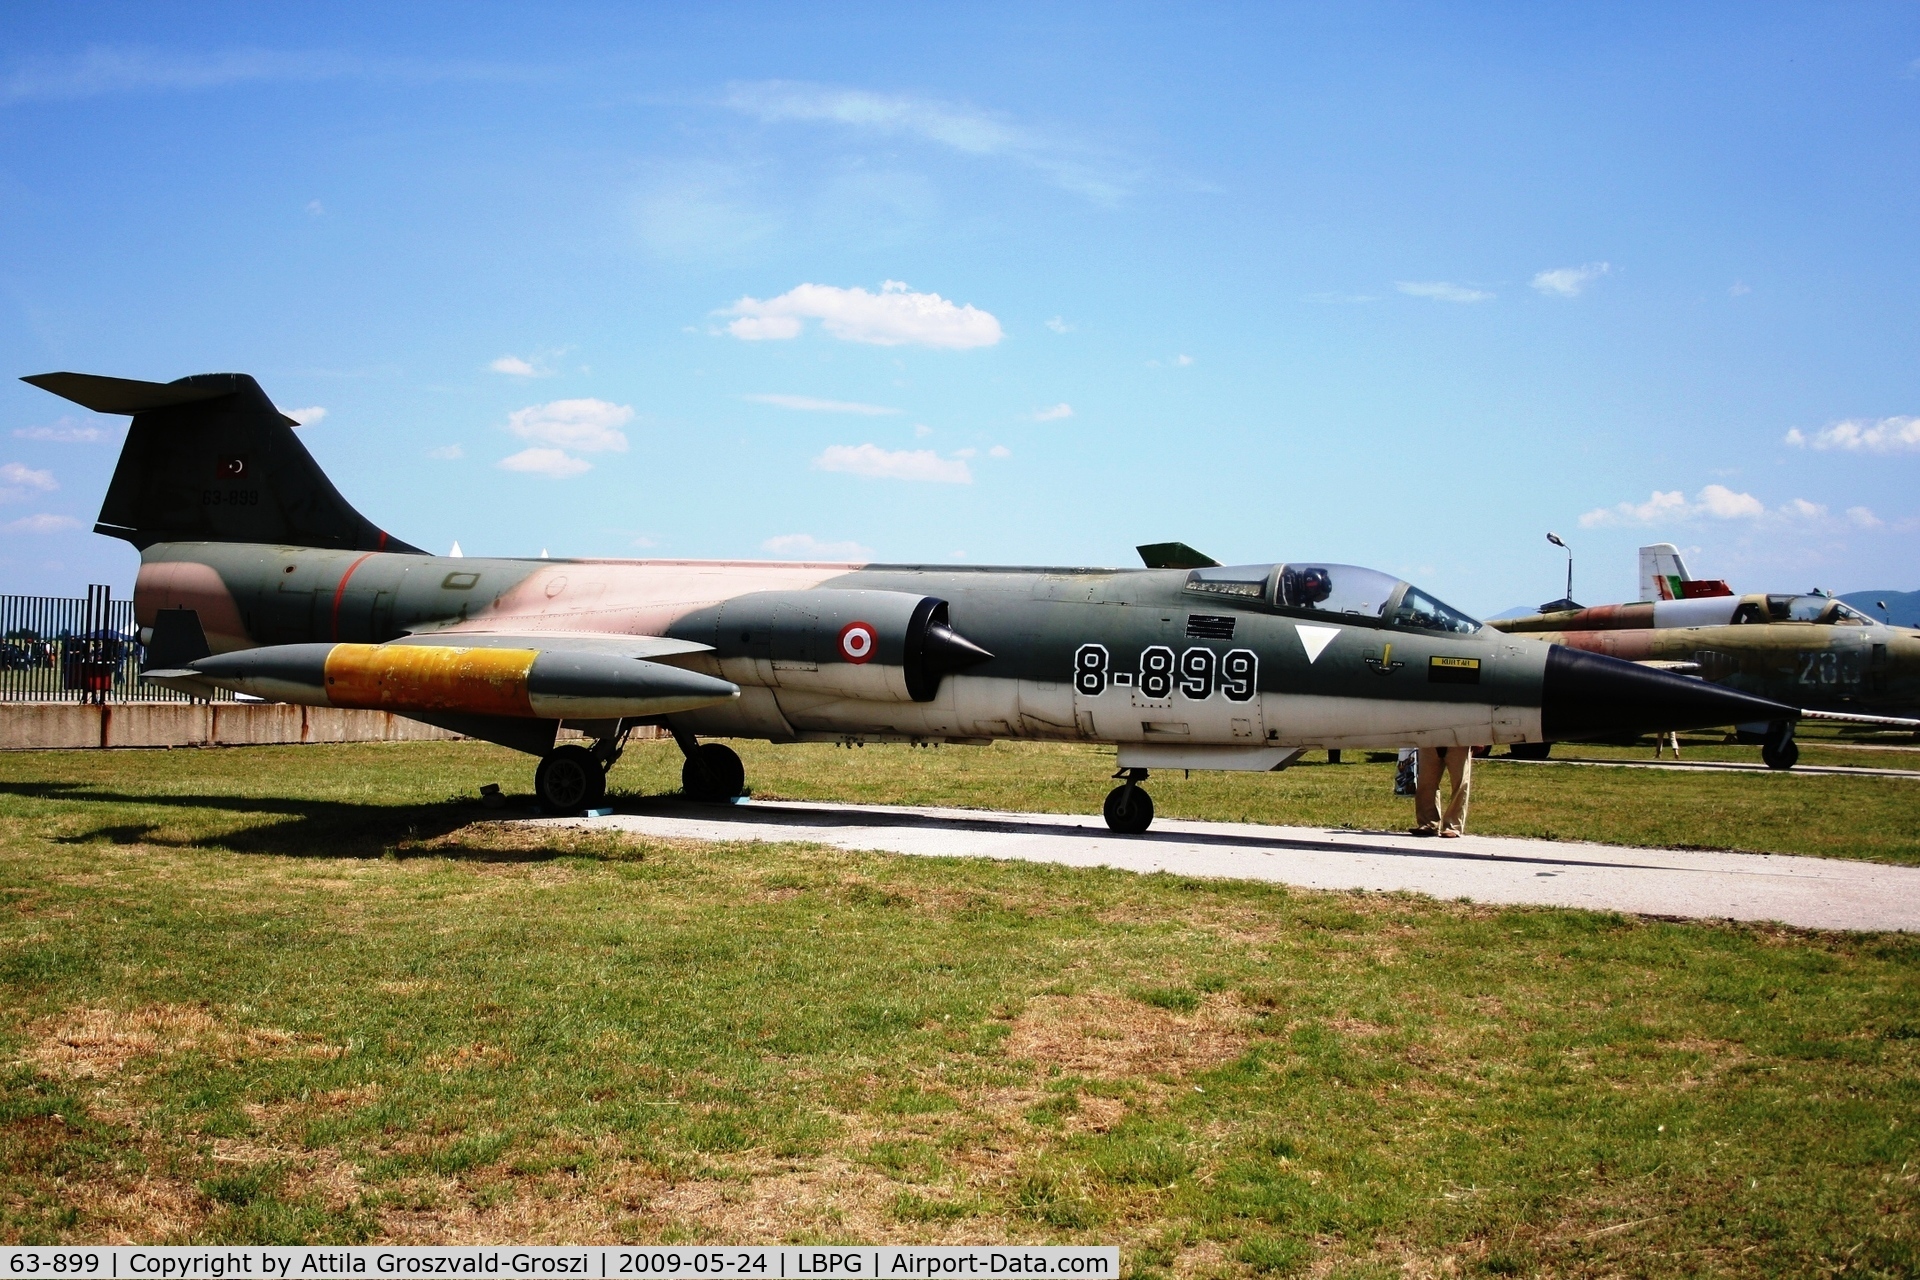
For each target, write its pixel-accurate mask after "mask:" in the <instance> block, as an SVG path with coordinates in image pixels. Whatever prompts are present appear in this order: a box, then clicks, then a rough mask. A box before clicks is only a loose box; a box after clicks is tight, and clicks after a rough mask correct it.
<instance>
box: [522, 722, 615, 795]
mask: <svg viewBox="0 0 1920 1280" xmlns="http://www.w3.org/2000/svg"><path fill="white" fill-rule="evenodd" d="M626 741H627V733H626V726H625V725H624V724H616V725H615V726H614V728H613V732H611V733H609V734H606V735H605V736H603V737H599V738H595V739H594V742H593V745H592V746H591V747H583V746H581V745H580V744H579V743H577V742H569V743H567V744H566V745H565V746H562V747H555V748H554V749H553V750H551V751H549V752H547V754H546V755H545V756H544V757H542V758H541V761H540V767H539V768H538V769H536V770H534V772H533V791H534V794H535V795H537V796H539V797H540V807H541V808H543V809H545V810H547V811H548V812H549V813H579V812H581V811H582V810H584V809H597V808H599V807H600V805H601V803H602V802H603V801H605V800H606V798H607V770H609V769H611V768H613V762H614V761H616V760H618V759H619V758H620V753H621V751H622V750H623V749H624V748H625V746H626Z"/></svg>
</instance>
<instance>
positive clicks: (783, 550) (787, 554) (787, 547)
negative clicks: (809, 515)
mask: <svg viewBox="0 0 1920 1280" xmlns="http://www.w3.org/2000/svg"><path fill="white" fill-rule="evenodd" d="M760 546H761V549H762V550H765V551H771V552H772V553H773V554H774V555H776V556H779V557H780V558H781V559H783V560H871V559H873V549H872V548H871V547H863V546H861V545H860V544H859V543H857V542H851V541H849V542H822V541H820V539H818V538H816V537H814V536H813V535H812V534H810V533H783V534H780V535H778V536H777V537H772V538H768V539H767V540H766V541H765V542H763V543H761V544H760Z"/></svg>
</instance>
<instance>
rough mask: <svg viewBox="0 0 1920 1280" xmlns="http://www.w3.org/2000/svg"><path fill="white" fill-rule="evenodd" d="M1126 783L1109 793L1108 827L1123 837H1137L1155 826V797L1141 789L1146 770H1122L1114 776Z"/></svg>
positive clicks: (1106, 809) (1145, 778)
mask: <svg viewBox="0 0 1920 1280" xmlns="http://www.w3.org/2000/svg"><path fill="white" fill-rule="evenodd" d="M1113 776H1114V777H1116V778H1124V779H1125V781H1124V782H1122V783H1121V784H1120V785H1119V786H1117V787H1115V788H1114V789H1113V790H1111V791H1109V792H1107V803H1106V805H1105V810H1104V811H1105V813H1106V818H1107V826H1109V827H1110V828H1112V829H1113V830H1115V831H1117V832H1119V833H1120V834H1121V835H1123V836H1137V835H1139V834H1140V833H1141V832H1143V831H1145V830H1146V829H1147V828H1148V827H1150V826H1152V825H1153V797H1152V796H1150V795H1148V794H1147V793H1146V792H1145V791H1143V790H1141V789H1140V784H1141V783H1143V782H1145V781H1146V780H1147V771H1146V770H1145V769H1122V770H1121V771H1120V772H1118V773H1116V774H1114V775H1113Z"/></svg>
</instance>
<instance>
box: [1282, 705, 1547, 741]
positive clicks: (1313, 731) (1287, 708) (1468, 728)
mask: <svg viewBox="0 0 1920 1280" xmlns="http://www.w3.org/2000/svg"><path fill="white" fill-rule="evenodd" d="M1263 701H1265V702H1266V704H1267V718H1266V723H1267V729H1268V732H1269V735H1270V736H1269V737H1268V739H1267V741H1268V743H1269V744H1270V745H1276V746H1297V747H1464V746H1485V745H1488V744H1490V743H1495V742H1538V741H1540V709H1539V708H1538V707H1505V706H1494V705H1492V704H1489V703H1478V702H1412V701H1402V700H1398V699H1386V698H1336V697H1324V696H1320V695H1316V694H1282V693H1269V694H1265V695H1263Z"/></svg>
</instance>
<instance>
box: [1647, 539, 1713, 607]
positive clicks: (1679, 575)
mask: <svg viewBox="0 0 1920 1280" xmlns="http://www.w3.org/2000/svg"><path fill="white" fill-rule="evenodd" d="M1732 594H1733V588H1732V587H1730V586H1728V585H1727V584H1726V580H1725V579H1722V578H1696V577H1694V576H1693V575H1692V574H1690V573H1688V572H1687V562H1686V561H1685V560H1682V559H1681V558H1680V548H1678V547H1676V546H1674V545H1673V544H1672V543H1671V542H1656V543H1654V544H1653V545H1651V546H1646V547H1642V548H1640V598H1641V599H1642V600H1704V599H1706V598H1707V597H1709V596H1730V595H1732Z"/></svg>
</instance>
